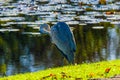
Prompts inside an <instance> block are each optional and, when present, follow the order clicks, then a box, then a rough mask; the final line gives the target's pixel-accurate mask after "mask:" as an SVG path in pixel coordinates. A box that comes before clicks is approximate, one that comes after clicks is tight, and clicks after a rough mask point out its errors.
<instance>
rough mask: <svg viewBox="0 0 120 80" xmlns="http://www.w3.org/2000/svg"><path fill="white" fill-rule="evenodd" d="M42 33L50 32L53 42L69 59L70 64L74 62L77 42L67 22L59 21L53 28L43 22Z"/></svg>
mask: <svg viewBox="0 0 120 80" xmlns="http://www.w3.org/2000/svg"><path fill="white" fill-rule="evenodd" d="M40 33H46V34H49V35H50V37H51V40H52V42H53V43H54V44H55V45H56V46H57V48H58V49H59V50H60V51H61V53H62V55H63V56H64V57H65V58H66V59H67V61H68V62H69V63H70V64H73V63H74V52H75V51H76V43H75V39H74V36H73V34H72V32H71V30H70V28H69V26H68V25H67V24H66V23H65V22H58V23H57V24H55V25H53V26H52V27H51V28H50V26H49V25H48V24H41V25H40Z"/></svg>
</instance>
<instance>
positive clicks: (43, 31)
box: [40, 27, 50, 34]
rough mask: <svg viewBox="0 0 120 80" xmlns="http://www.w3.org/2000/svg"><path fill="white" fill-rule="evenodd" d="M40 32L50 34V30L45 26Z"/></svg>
mask: <svg viewBox="0 0 120 80" xmlns="http://www.w3.org/2000/svg"><path fill="white" fill-rule="evenodd" d="M40 33H42V34H50V30H47V29H45V28H44V27H42V28H41V29H40Z"/></svg>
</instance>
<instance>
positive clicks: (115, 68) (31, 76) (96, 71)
mask: <svg viewBox="0 0 120 80" xmlns="http://www.w3.org/2000/svg"><path fill="white" fill-rule="evenodd" d="M119 74H120V60H112V61H103V62H97V63H84V64H79V65H74V66H72V65H70V66H64V67H59V68H54V69H51V68H50V69H47V70H43V71H38V72H34V73H25V74H18V75H15V76H9V77H4V78H0V80H87V79H93V78H94V79H98V78H112V77H114V76H116V75H119Z"/></svg>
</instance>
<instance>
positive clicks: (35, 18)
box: [0, 0, 120, 77]
mask: <svg viewBox="0 0 120 80" xmlns="http://www.w3.org/2000/svg"><path fill="white" fill-rule="evenodd" d="M8 1H9V0H8ZM10 1H11V0H10ZM38 1H39V0H38ZM68 1H69V0H68ZM72 1H74V0H71V2H67V0H62V2H59V0H58V2H55V3H53V2H52V1H48V0H43V2H38V3H37V4H35V3H34V4H32V3H30V2H31V0H30V1H29V0H28V2H27V3H25V2H24V1H22V2H20V1H17V2H8V3H2V2H1V3H0V5H1V6H0V77H3V76H9V75H14V74H18V73H25V72H35V71H38V70H44V69H47V68H52V67H57V66H62V64H63V62H64V64H65V65H67V64H68V63H67V61H66V60H63V57H62V55H61V54H60V51H59V50H58V49H57V48H56V46H55V45H54V44H52V43H51V39H50V37H49V35H46V34H44V35H43V34H40V33H39V25H40V24H43V23H48V24H49V25H51V26H52V25H54V24H56V22H58V21H64V22H66V23H67V24H68V25H69V26H70V28H71V29H72V31H73V34H74V36H75V41H76V44H77V50H76V52H75V63H77V64H79V63H90V62H96V61H102V60H113V59H119V58H120V49H119V48H120V22H119V19H120V13H119V12H118V11H117V10H119V9H120V8H119V4H118V3H119V2H114V5H115V8H114V10H116V12H115V13H114V14H110V15H107V14H106V12H107V11H108V10H109V9H111V8H113V7H110V6H109V5H112V3H110V2H109V3H110V4H107V5H108V6H107V5H104V7H105V8H104V7H103V5H99V7H97V6H98V5H97V4H98V3H97V2H95V3H93V4H92V5H93V6H92V5H88V3H86V4H85V5H81V6H80V5H78V4H77V3H78V2H72ZM78 1H79V0H78ZM81 1H82V0H81ZM92 1H93V0H92ZM110 1H113V0H110ZM96 5H97V6H96ZM108 7H109V8H108ZM90 8H91V9H92V10H88V11H87V9H90ZM104 9H106V10H104ZM112 10H113V9H112Z"/></svg>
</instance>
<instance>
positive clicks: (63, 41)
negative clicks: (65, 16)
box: [51, 22, 76, 52]
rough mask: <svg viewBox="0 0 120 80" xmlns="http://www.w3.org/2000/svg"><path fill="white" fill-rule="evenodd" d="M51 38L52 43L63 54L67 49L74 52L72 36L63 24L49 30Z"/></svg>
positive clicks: (74, 46) (60, 23)
mask: <svg viewBox="0 0 120 80" xmlns="http://www.w3.org/2000/svg"><path fill="white" fill-rule="evenodd" d="M51 37H52V41H53V43H55V44H56V46H57V47H58V48H59V49H60V50H62V51H63V52H64V50H67V49H69V50H70V51H72V52H75V50H76V44H75V40H74V36H73V34H72V32H71V31H70V28H69V26H68V25H67V24H65V23H64V22H59V23H57V24H56V25H54V26H53V27H52V28H51Z"/></svg>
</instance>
